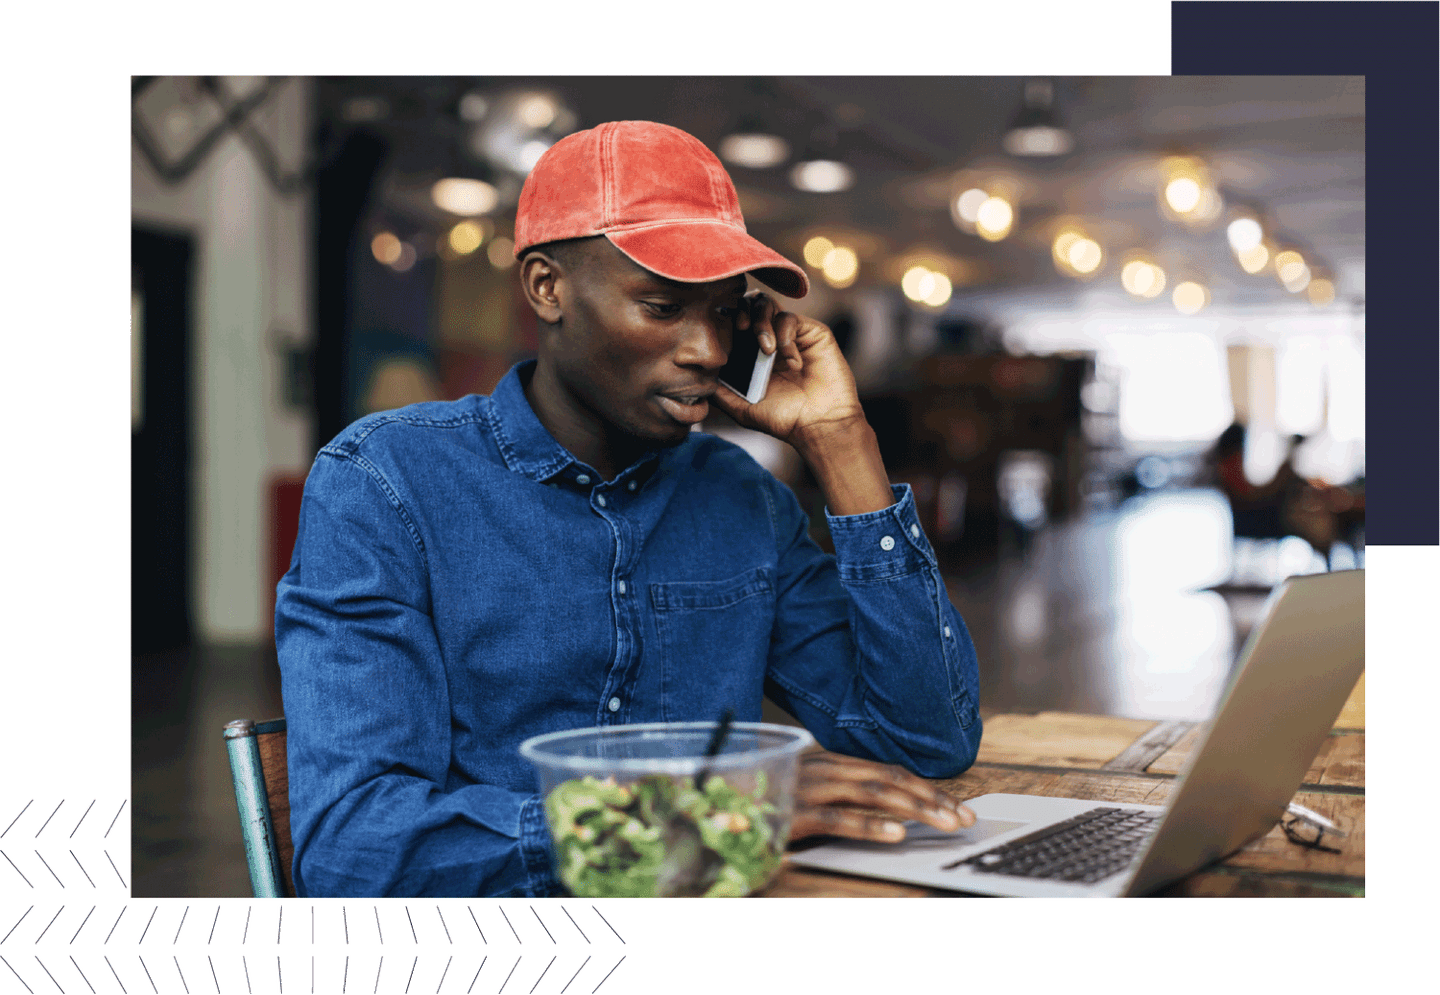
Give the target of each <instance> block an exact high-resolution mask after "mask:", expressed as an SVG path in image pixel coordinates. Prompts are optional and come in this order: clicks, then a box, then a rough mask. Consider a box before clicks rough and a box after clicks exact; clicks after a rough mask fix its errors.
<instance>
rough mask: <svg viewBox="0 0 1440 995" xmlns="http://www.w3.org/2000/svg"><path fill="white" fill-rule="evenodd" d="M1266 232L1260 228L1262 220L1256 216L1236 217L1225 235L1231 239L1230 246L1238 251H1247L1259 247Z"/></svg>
mask: <svg viewBox="0 0 1440 995" xmlns="http://www.w3.org/2000/svg"><path fill="white" fill-rule="evenodd" d="M1264 234H1265V233H1264V232H1263V231H1261V229H1260V222H1258V221H1256V220H1255V219H1254V218H1236V219H1235V220H1234V221H1232V222H1230V226H1229V227H1228V228H1226V229H1225V237H1226V238H1228V239H1229V240H1230V248H1232V249H1234V250H1235V251H1236V252H1237V253H1240V252H1247V251H1249V250H1251V249H1254V248H1256V247H1258V246H1259V245H1260V239H1261V238H1263V237H1264Z"/></svg>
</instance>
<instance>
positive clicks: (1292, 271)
mask: <svg viewBox="0 0 1440 995" xmlns="http://www.w3.org/2000/svg"><path fill="white" fill-rule="evenodd" d="M1275 276H1276V278H1277V279H1278V280H1279V281H1280V283H1281V284H1282V285H1284V287H1285V289H1286V290H1288V291H1290V292H1291V293H1292V294H1298V293H1299V292H1300V291H1302V290H1304V289H1305V287H1306V285H1307V284H1309V282H1310V267H1309V266H1307V265H1306V264H1305V257H1304V256H1302V255H1300V253H1298V252H1296V251H1295V250H1294V249H1286V250H1285V251H1283V252H1277V253H1276V254H1275Z"/></svg>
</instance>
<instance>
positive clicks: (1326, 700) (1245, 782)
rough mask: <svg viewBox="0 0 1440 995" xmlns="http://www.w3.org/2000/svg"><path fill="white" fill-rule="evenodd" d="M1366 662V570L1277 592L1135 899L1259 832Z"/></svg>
mask: <svg viewBox="0 0 1440 995" xmlns="http://www.w3.org/2000/svg"><path fill="white" fill-rule="evenodd" d="M1364 669H1365V571H1363V570H1345V571H1338V572H1335V573H1326V574H1312V575H1308V576H1303V577H1292V578H1290V579H1289V580H1287V581H1285V582H1284V583H1282V584H1281V585H1280V586H1279V587H1278V588H1276V589H1275V591H1274V593H1273V594H1272V595H1271V596H1270V600H1269V601H1268V603H1267V604H1266V608H1265V613H1264V617H1263V620H1262V621H1261V623H1260V624H1259V625H1257V626H1256V628H1255V630H1254V631H1253V632H1252V633H1251V635H1250V638H1249V640H1247V642H1246V644H1245V648H1244V650H1243V651H1242V652H1241V654H1240V660H1239V663H1238V664H1237V666H1236V668H1235V673H1234V676H1233V677H1232V678H1231V680H1230V684H1229V688H1228V690H1227V691H1226V693H1225V695H1224V696H1223V697H1222V699H1221V702H1220V705H1219V707H1218V709H1217V710H1216V713H1215V717H1214V718H1213V719H1212V720H1211V721H1210V724H1209V730H1208V731H1207V732H1206V734H1205V736H1204V737H1203V739H1202V741H1201V742H1200V744H1199V745H1198V746H1197V748H1196V749H1195V751H1194V753H1192V754H1191V757H1190V760H1189V762H1188V763H1187V764H1186V766H1185V769H1184V771H1183V772H1182V773H1181V775H1180V779H1179V783H1178V784H1177V785H1176V788H1175V794H1174V795H1173V796H1172V798H1171V800H1170V804H1169V807H1168V811H1167V812H1166V813H1165V817H1164V820H1163V821H1162V822H1161V824H1160V828H1159V830H1158V831H1157V832H1156V834H1155V836H1154V838H1153V839H1152V841H1151V843H1150V846H1149V849H1148V850H1147V851H1146V854H1145V857H1144V859H1143V860H1141V861H1140V863H1139V864H1138V866H1137V867H1136V869H1135V871H1134V872H1133V876H1132V877H1131V879H1130V881H1129V882H1128V884H1127V885H1126V887H1125V891H1124V893H1125V894H1127V895H1137V894H1145V893H1147V892H1149V891H1152V890H1153V889H1155V888H1158V887H1160V886H1161V885H1164V884H1166V883H1168V882H1170V881H1173V880H1176V879H1177V878H1181V877H1184V876H1185V875H1186V874H1189V873H1190V872H1191V871H1193V870H1195V869H1196V868H1199V867H1202V866H1204V865H1206V864H1209V863H1211V862H1213V861H1216V860H1220V859H1222V858H1224V857H1226V856H1228V855H1229V854H1231V853H1233V852H1234V851H1236V850H1238V849H1239V848H1240V847H1242V846H1244V845H1245V844H1246V843H1248V842H1249V841H1250V840H1252V839H1254V838H1255V837H1257V836H1260V835H1262V834H1263V833H1266V832H1268V831H1269V830H1270V829H1271V828H1272V827H1273V826H1274V825H1275V823H1276V822H1277V821H1278V820H1279V818H1280V816H1281V814H1282V813H1283V812H1284V811H1285V806H1286V805H1287V804H1289V802H1290V800H1291V798H1292V797H1294V794H1295V789H1296V788H1298V787H1299V786H1300V783H1301V781H1302V779H1303V778H1304V776H1305V772H1306V771H1307V770H1309V768H1310V764H1311V762H1312V761H1313V760H1314V759H1315V755H1316V753H1318V752H1319V750H1320V746H1321V744H1322V743H1323V742H1324V741H1325V737H1326V736H1327V735H1329V733H1330V729H1331V727H1332V726H1333V725H1334V722H1335V719H1336V717H1337V716H1338V715H1339V714H1340V709H1341V708H1343V707H1344V705H1345V699H1346V698H1347V697H1348V696H1349V694H1350V691H1351V690H1352V689H1353V688H1354V686H1355V682H1356V681H1358V680H1359V679H1360V674H1361V673H1362V672H1363V671H1364Z"/></svg>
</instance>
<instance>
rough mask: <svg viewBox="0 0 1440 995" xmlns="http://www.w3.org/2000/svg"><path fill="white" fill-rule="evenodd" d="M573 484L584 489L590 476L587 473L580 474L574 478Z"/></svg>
mask: <svg viewBox="0 0 1440 995" xmlns="http://www.w3.org/2000/svg"><path fill="white" fill-rule="evenodd" d="M575 483H577V484H579V485H580V486H581V487H584V486H585V485H586V484H588V483H590V475H589V474H588V473H582V474H580V476H578V477H576V478H575Z"/></svg>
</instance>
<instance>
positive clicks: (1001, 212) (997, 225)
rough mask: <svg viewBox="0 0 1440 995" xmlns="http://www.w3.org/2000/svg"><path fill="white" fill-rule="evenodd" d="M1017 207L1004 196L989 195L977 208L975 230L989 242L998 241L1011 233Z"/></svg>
mask: <svg viewBox="0 0 1440 995" xmlns="http://www.w3.org/2000/svg"><path fill="white" fill-rule="evenodd" d="M1014 224H1015V209H1014V208H1013V207H1011V206H1010V202H1009V201H1008V200H1006V199H1005V198H1004V197H987V198H986V199H985V200H984V201H983V202H981V204H980V206H979V207H978V208H976V210H975V230H976V231H977V232H979V233H980V237H981V238H983V239H985V240H986V241H987V242H998V241H1000V240H1001V239H1002V238H1004V237H1005V236H1006V235H1008V234H1010V229H1011V227H1012V226H1013V225H1014Z"/></svg>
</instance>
